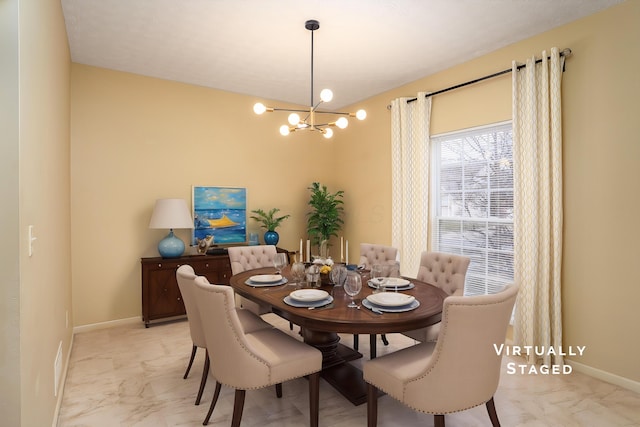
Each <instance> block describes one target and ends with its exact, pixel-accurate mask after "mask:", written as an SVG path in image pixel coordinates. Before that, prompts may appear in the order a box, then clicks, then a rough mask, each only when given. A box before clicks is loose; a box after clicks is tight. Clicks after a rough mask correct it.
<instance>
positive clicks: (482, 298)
mask: <svg viewBox="0 0 640 427" xmlns="http://www.w3.org/2000/svg"><path fill="white" fill-rule="evenodd" d="M517 293H518V287H517V286H515V285H509V286H507V287H505V289H503V290H502V291H501V292H499V293H497V294H492V295H476V296H466V297H464V296H450V297H447V298H445V300H444V305H443V312H442V328H441V330H440V338H439V339H438V341H436V342H425V343H421V344H418V345H415V346H412V347H407V348H405V349H402V350H399V351H396V352H394V353H391V354H388V355H385V356H382V357H378V358H376V359H374V360H370V361H366V362H364V365H363V374H364V379H365V381H366V382H367V425H368V426H369V427H374V426H376V425H377V417H378V389H379V390H382V391H384V392H385V393H386V394H388V395H389V396H391V397H393V398H394V399H397V400H399V401H400V402H402V403H403V404H405V405H407V406H408V407H410V408H412V409H414V410H417V411H420V412H424V413H427V414H433V415H434V425H435V426H436V427H444V425H445V422H444V416H445V414H450V413H453V412H459V411H464V410H466V409H469V408H473V407H475V406H478V405H482V404H483V403H484V404H485V405H486V407H487V411H488V413H489V418H490V420H491V423H492V425H493V426H494V427H496V426H499V425H500V423H499V421H498V415H497V413H496V408H495V404H494V401H493V395H494V394H495V392H496V390H497V388H498V383H499V381H500V369H501V360H502V354H501V353H500V354H498V353H497V352H496V350H495V347H494V345H500V344H502V343H504V340H505V335H506V331H507V326H508V324H509V319H510V318H511V312H512V310H513V305H514V303H515V300H516V295H517Z"/></svg>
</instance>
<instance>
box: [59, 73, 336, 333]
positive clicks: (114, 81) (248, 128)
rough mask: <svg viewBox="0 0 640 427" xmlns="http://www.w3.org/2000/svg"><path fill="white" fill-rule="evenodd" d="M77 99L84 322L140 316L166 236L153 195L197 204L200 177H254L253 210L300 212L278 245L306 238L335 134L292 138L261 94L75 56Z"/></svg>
mask: <svg viewBox="0 0 640 427" xmlns="http://www.w3.org/2000/svg"><path fill="white" fill-rule="evenodd" d="M71 98H72V102H71V105H72V120H71V122H72V150H71V152H72V166H71V174H72V179H71V188H72V219H73V229H72V246H73V248H74V251H73V268H72V269H73V296H74V310H73V311H74V316H75V324H76V325H87V324H92V323H97V322H105V321H109V320H114V319H123V318H129V317H139V316H140V315H141V291H140V257H143V256H158V252H157V249H156V247H157V243H158V241H159V240H160V239H161V238H162V237H163V236H164V235H166V234H167V230H149V228H148V225H149V219H150V217H151V211H152V209H153V205H154V202H155V200H156V199H157V198H163V197H180V198H184V199H186V200H187V201H188V203H191V186H192V185H211V186H230V187H246V188H247V195H248V209H249V210H251V209H256V208H262V209H270V208H272V207H278V208H280V209H281V212H282V213H283V214H291V215H292V216H291V218H290V219H288V220H286V221H285V222H284V223H283V225H282V226H281V227H280V228H278V232H279V233H280V235H281V239H280V243H279V246H282V247H286V248H290V249H295V248H297V247H298V243H299V239H300V238H301V237H302V236H303V235H304V234H305V229H306V227H305V224H306V221H305V213H306V204H307V201H308V195H309V192H308V191H307V187H308V186H309V185H310V184H311V183H312V182H313V181H315V180H321V181H322V182H325V181H324V180H323V177H324V176H328V175H329V172H327V168H329V167H330V166H331V163H332V161H333V157H334V156H333V152H334V151H335V147H336V145H335V144H331V143H327V142H325V139H324V138H322V137H321V136H319V135H318V134H311V135H307V134H304V133H303V134H298V135H290V137H289V138H288V139H286V140H284V141H283V138H282V137H281V136H280V134H279V132H278V127H279V125H280V124H282V121H283V120H286V117H282V116H278V115H265V116H256V115H255V114H253V112H252V108H253V104H254V103H255V102H256V99H255V98H253V97H245V96H239V95H236V94H230V93H226V92H221V91H216V90H210V89H205V88H202V87H196V86H191V85H185V84H179V83H174V82H168V81H164V80H159V79H152V78H147V77H141V76H137V75H133V74H127V73H121V72H115V71H109V70H105V69H100V68H94V67H88V66H84V65H78V64H73V65H72V88H71ZM258 227H259V226H258V224H256V223H255V221H253V220H251V219H249V220H248V229H249V231H250V232H251V231H259V228H258ZM190 233H191V232H190V231H189V230H178V231H177V234H178V235H179V236H180V237H182V238H183V240H186V241H188V239H189V236H190ZM260 234H261V235H262V231H260Z"/></svg>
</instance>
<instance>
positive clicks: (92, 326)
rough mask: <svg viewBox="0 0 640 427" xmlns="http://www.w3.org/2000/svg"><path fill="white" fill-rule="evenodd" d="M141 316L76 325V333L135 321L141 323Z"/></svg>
mask: <svg viewBox="0 0 640 427" xmlns="http://www.w3.org/2000/svg"><path fill="white" fill-rule="evenodd" d="M141 322H142V319H141V318H140V317H129V318H127V319H118V320H110V321H108V322H100V323H91V324H89V325H82V326H75V327H74V328H73V333H74V334H79V333H81V332H89V331H97V330H98V329H107V328H113V327H114V326H121V325H130V324H133V323H141Z"/></svg>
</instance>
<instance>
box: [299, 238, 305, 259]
mask: <svg viewBox="0 0 640 427" xmlns="http://www.w3.org/2000/svg"><path fill="white" fill-rule="evenodd" d="M300 262H304V254H303V253H302V239H300Z"/></svg>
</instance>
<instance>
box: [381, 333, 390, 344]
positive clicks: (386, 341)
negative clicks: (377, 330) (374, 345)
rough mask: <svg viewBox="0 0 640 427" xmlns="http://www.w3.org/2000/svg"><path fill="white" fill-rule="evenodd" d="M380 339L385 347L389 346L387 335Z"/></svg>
mask: <svg viewBox="0 0 640 427" xmlns="http://www.w3.org/2000/svg"><path fill="white" fill-rule="evenodd" d="M380 338H382V343H383V344H384V345H389V341H388V340H387V336H386V335H385V334H382V335H380Z"/></svg>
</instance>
